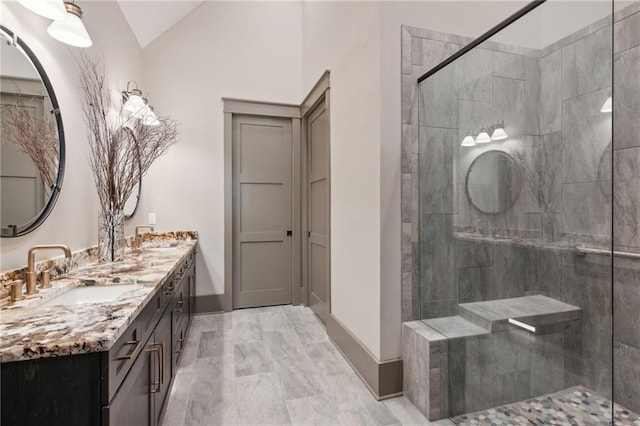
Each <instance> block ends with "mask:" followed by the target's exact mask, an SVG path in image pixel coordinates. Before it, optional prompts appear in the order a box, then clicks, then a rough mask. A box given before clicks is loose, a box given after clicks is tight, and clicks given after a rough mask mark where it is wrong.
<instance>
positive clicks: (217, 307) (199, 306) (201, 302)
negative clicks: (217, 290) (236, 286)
mask: <svg viewBox="0 0 640 426" xmlns="http://www.w3.org/2000/svg"><path fill="white" fill-rule="evenodd" d="M223 306H224V294H203V295H201V296H196V309H195V311H196V314H210V313H214V312H222V311H224V309H223Z"/></svg>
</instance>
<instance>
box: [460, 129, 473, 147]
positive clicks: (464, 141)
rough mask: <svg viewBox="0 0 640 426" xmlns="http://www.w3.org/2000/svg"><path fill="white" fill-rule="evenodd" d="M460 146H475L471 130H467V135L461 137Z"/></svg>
mask: <svg viewBox="0 0 640 426" xmlns="http://www.w3.org/2000/svg"><path fill="white" fill-rule="evenodd" d="M460 146H476V141H474V140H473V136H471V132H467V136H465V137H464V139H462V143H461V144H460Z"/></svg>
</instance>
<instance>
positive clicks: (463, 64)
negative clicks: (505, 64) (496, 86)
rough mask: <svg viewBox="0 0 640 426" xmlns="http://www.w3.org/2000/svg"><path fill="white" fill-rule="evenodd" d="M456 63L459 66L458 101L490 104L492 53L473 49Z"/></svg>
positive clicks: (491, 93) (491, 92)
mask: <svg viewBox="0 0 640 426" xmlns="http://www.w3.org/2000/svg"><path fill="white" fill-rule="evenodd" d="M456 62H458V63H459V64H460V65H459V66H460V72H459V79H460V80H459V81H460V83H459V88H460V90H459V96H460V99H462V100H467V101H481V102H492V101H493V78H492V77H493V52H492V51H490V50H486V49H474V50H472V51H470V52H468V53H467V54H466V55H464V56H462V57H461V58H460V59H459V60H458V61H456ZM454 63H455V62H454Z"/></svg>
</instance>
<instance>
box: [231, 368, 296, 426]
mask: <svg viewBox="0 0 640 426" xmlns="http://www.w3.org/2000/svg"><path fill="white" fill-rule="evenodd" d="M236 403H237V406H238V423H239V424H256V423H257V424H290V423H291V419H290V417H289V412H288V411H287V406H286V404H285V400H284V398H283V396H282V390H281V388H280V385H279V383H278V378H277V375H276V374H275V373H267V374H255V375H252V376H246V377H240V378H238V380H237V386H236Z"/></svg>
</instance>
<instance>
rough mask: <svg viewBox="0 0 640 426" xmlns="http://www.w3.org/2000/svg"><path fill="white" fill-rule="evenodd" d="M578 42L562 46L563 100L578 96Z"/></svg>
mask: <svg viewBox="0 0 640 426" xmlns="http://www.w3.org/2000/svg"><path fill="white" fill-rule="evenodd" d="M577 75H578V64H577V60H576V44H575V43H572V44H570V45H568V46H565V47H563V48H562V100H563V101H564V100H565V99H570V98H575V97H576V96H578V78H577Z"/></svg>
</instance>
